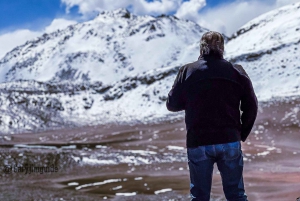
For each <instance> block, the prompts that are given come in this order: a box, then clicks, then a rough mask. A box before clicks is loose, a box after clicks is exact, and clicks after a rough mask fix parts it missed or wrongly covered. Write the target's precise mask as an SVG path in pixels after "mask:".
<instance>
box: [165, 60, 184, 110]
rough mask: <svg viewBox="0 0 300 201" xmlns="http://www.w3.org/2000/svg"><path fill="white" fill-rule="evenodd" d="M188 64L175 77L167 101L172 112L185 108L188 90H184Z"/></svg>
mask: <svg viewBox="0 0 300 201" xmlns="http://www.w3.org/2000/svg"><path fill="white" fill-rule="evenodd" d="M186 72H187V66H183V67H181V68H180V69H179V72H178V74H177V76H176V78H175V81H174V84H173V86H172V89H171V91H170V92H169V94H168V99H167V102H166V106H167V109H168V110H169V111H172V112H177V111H180V110H184V109H185V102H186V91H185V90H184V87H183V86H184V81H185V77H186Z"/></svg>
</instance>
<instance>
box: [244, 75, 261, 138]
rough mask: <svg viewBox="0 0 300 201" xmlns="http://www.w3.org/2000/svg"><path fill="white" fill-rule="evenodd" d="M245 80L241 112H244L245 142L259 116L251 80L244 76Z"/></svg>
mask: <svg viewBox="0 0 300 201" xmlns="http://www.w3.org/2000/svg"><path fill="white" fill-rule="evenodd" d="M243 78H244V91H243V95H242V98H241V111H242V112H243V113H242V115H241V121H242V130H241V140H242V141H243V142H245V141H246V139H247V137H248V135H249V134H250V132H251V129H252V127H253V125H254V122H255V119H256V116H257V111H258V102H257V97H256V95H255V93H254V89H253V86H252V83H251V80H250V78H249V77H248V76H243Z"/></svg>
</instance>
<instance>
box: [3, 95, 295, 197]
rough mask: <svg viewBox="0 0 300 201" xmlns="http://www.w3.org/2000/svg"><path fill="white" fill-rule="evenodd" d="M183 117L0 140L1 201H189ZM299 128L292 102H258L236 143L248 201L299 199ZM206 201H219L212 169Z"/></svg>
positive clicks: (217, 177)
mask: <svg viewBox="0 0 300 201" xmlns="http://www.w3.org/2000/svg"><path fill="white" fill-rule="evenodd" d="M183 118H184V115H183V116H182V118H180V119H178V118H177V119H175V120H172V121H170V120H160V121H157V122H155V123H144V124H135V125H133V124H131V125H115V124H110V125H99V126H86V127H81V128H73V129H56V130H52V131H45V132H40V133H22V134H13V135H0V149H1V154H0V167H1V173H0V176H1V179H0V192H1V193H0V200H113V201H118V200H128V201H129V200H130V201H131V200H141V201H147V200H149V201H151V200H153V201H154V200H155V201H158V200H166V201H172V200H173V201H175V200H190V199H189V172H188V166H187V157H186V148H185V132H186V131H185V123H184V119H183ZM299 121H300V99H299V97H294V98H290V99H289V100H287V99H284V98H282V99H280V98H278V99H274V100H272V101H269V102H265V103H264V102H260V105H259V114H258V118H257V120H256V123H255V126H254V127H253V129H252V133H251V134H250V136H249V138H248V139H247V141H246V142H244V143H242V149H243V154H244V182H245V188H246V193H247V194H248V198H249V201H266V200H272V201H295V200H296V198H297V197H300V122H299ZM26 164H27V165H28V166H29V165H30V166H31V170H33V172H29V168H28V169H27V170H26V169H25V168H24V167H25V165H26ZM41 166H44V167H46V166H47V167H49V168H48V169H42V168H35V169H34V168H33V167H41ZM22 167H23V169H22ZM45 171H47V172H45ZM49 171H50V172H49ZM51 171H52V172H51ZM211 200H213V201H216V200H219V201H221V200H226V199H225V197H224V195H223V191H222V183H221V178H220V174H219V172H218V170H217V167H216V166H215V169H214V176H213V186H212V194H211Z"/></svg>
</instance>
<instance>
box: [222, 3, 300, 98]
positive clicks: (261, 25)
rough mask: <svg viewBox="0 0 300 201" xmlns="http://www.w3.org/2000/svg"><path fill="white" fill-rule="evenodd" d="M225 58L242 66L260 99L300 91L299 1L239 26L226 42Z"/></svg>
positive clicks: (288, 94)
mask: <svg viewBox="0 0 300 201" xmlns="http://www.w3.org/2000/svg"><path fill="white" fill-rule="evenodd" d="M226 50H227V54H226V56H227V58H228V59H229V60H231V61H232V62H235V63H239V64H241V65H242V66H244V67H245V69H246V71H247V72H248V74H249V76H250V77H251V79H252V82H253V85H254V89H255V91H256V93H257V95H258V99H259V100H268V99H270V98H271V97H272V96H290V95H299V94H300V63H299V60H300V2H299V3H294V4H291V5H288V6H284V7H282V8H279V9H276V10H273V11H270V12H268V13H265V14H263V15H261V16H259V17H257V18H255V19H253V20H251V21H250V22H248V23H247V24H245V25H244V26H242V27H241V28H240V29H239V30H238V31H237V32H236V33H235V34H234V35H233V36H232V37H231V39H230V40H229V42H228V43H227V45H226Z"/></svg>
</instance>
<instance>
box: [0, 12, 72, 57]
mask: <svg viewBox="0 0 300 201" xmlns="http://www.w3.org/2000/svg"><path fill="white" fill-rule="evenodd" d="M74 23H77V22H76V21H72V20H66V19H60V18H58V19H54V20H53V21H52V22H51V24H50V25H48V26H47V27H45V28H44V29H43V30H40V31H32V30H28V29H19V30H15V31H12V32H8V33H4V34H2V35H0V59H1V58H2V57H3V56H5V54H6V53H7V52H9V51H11V50H12V49H13V48H15V47H17V46H19V45H22V44H24V43H25V42H26V41H29V40H32V39H34V38H35V37H38V36H40V35H42V34H43V33H45V32H47V33H49V32H53V31H55V30H57V29H62V28H65V27H67V26H68V25H71V24H74Z"/></svg>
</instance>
